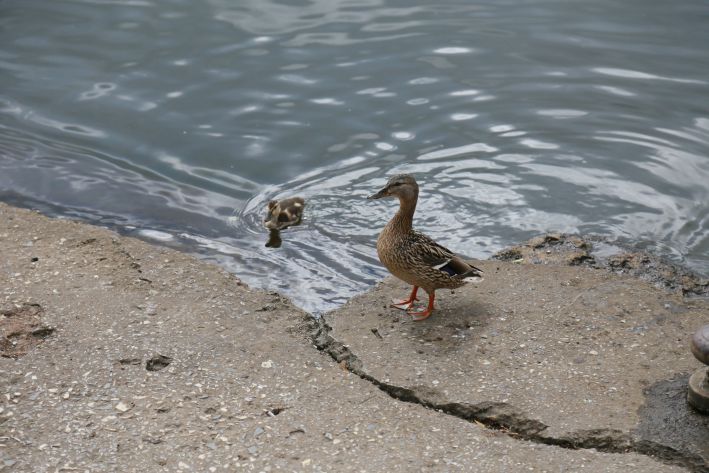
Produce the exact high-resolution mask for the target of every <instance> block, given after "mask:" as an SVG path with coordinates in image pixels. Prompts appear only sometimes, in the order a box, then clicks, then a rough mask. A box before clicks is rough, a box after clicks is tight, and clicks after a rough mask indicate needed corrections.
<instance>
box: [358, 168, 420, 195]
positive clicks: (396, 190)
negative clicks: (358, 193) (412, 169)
mask: <svg viewBox="0 0 709 473" xmlns="http://www.w3.org/2000/svg"><path fill="white" fill-rule="evenodd" d="M418 195H419V185H418V184H417V183H416V179H414V176H412V175H411V174H397V175H396V176H392V177H391V178H390V179H389V182H387V184H386V186H384V188H383V189H382V190H380V191H379V192H377V193H376V194H374V195H370V196H369V197H367V198H368V199H382V198H385V197H398V198H399V200H411V199H414V200H415V199H416V198H417V197H418Z"/></svg>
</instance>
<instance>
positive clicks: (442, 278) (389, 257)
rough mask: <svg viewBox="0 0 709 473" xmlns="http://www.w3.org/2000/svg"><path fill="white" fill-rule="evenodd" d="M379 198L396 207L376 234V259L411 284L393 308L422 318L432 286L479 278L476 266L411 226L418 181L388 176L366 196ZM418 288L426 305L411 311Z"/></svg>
mask: <svg viewBox="0 0 709 473" xmlns="http://www.w3.org/2000/svg"><path fill="white" fill-rule="evenodd" d="M383 197H397V198H398V199H399V210H398V212H397V213H396V215H394V217H393V218H392V219H391V220H390V221H389V223H388V224H387V225H386V226H385V227H384V229H383V230H382V232H381V233H380V234H379V239H378V240H377V254H378V255H379V260H380V261H381V262H382V264H384V266H386V268H387V269H388V270H389V272H391V274H393V275H394V276H396V277H397V278H399V279H401V280H402V281H405V282H407V283H409V284H411V285H412V286H414V287H413V291H412V293H411V296H410V297H409V299H407V300H403V301H398V302H396V303H395V304H394V306H395V307H398V308H402V309H406V310H407V311H408V312H410V313H412V314H413V315H414V316H415V319H416V320H422V319H425V318H426V317H428V316H429V315H430V312H431V311H432V310H433V300H434V297H435V291H436V289H442V288H451V289H454V288H457V287H460V286H462V285H464V284H465V283H467V282H470V281H473V280H476V281H482V278H481V273H482V271H481V270H480V269H478V268H476V267H474V266H472V265H470V264H468V263H466V262H465V261H464V260H463V259H462V258H460V257H458V256H456V255H455V254H454V253H453V252H452V251H450V250H449V249H447V248H445V247H443V246H441V245H439V244H438V243H436V242H435V241H433V240H432V239H431V238H429V237H427V236H426V235H424V234H422V233H419V232H417V231H415V230H414V229H413V226H412V223H413V216H414V212H415V211H416V203H417V201H418V184H417V183H416V180H415V179H414V178H413V176H411V175H408V174H399V175H397V176H394V177H392V178H391V179H389V182H388V183H387V185H386V186H385V187H384V188H383V189H382V190H381V191H379V192H378V193H376V194H374V195H373V196H371V197H370V199H379V198H383ZM419 287H420V288H422V289H423V290H424V291H426V292H427V293H428V295H429V305H428V309H427V310H424V311H419V312H413V311H411V309H412V307H413V303H414V301H415V300H416V291H417V289H418V288H419Z"/></svg>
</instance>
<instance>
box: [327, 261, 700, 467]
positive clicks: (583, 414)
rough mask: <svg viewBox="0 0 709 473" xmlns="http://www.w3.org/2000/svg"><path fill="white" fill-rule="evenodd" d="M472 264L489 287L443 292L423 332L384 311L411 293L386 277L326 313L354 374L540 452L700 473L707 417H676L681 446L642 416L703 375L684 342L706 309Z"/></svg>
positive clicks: (556, 275) (573, 278)
mask: <svg viewBox="0 0 709 473" xmlns="http://www.w3.org/2000/svg"><path fill="white" fill-rule="evenodd" d="M474 263H475V265H476V266H478V267H480V268H482V269H483V271H484V272H485V281H484V282H483V283H481V284H480V285H479V286H478V287H472V286H467V287H465V288H462V289H459V290H456V291H454V293H453V294H451V292H450V291H439V293H440V294H439V298H437V302H438V309H437V311H435V312H434V314H433V315H432V316H431V317H430V318H429V319H427V320H425V321H423V322H414V321H412V320H411V317H410V316H408V315H407V314H406V313H405V312H402V311H399V310H397V309H393V308H390V307H389V306H388V304H389V300H390V299H391V298H400V297H401V296H403V295H405V294H408V291H409V290H410V289H409V288H408V287H407V286H406V285H405V284H404V283H402V282H400V281H398V280H395V279H391V278H390V279H387V280H386V281H384V282H383V283H382V284H380V285H379V286H377V287H376V288H375V289H374V290H372V291H371V292H369V293H367V294H364V295H361V296H359V297H356V298H354V299H353V300H351V301H350V302H349V303H348V304H347V305H345V306H344V307H342V308H341V309H338V310H336V311H334V312H332V313H330V314H327V315H326V317H325V319H326V324H327V325H328V326H329V327H331V331H330V336H331V337H332V338H333V339H334V340H336V341H338V342H340V343H342V344H343V345H344V346H346V347H347V348H348V351H349V353H351V355H352V357H353V359H354V361H355V362H354V363H353V367H354V369H355V370H357V371H358V372H360V373H363V374H365V375H366V376H368V377H371V378H372V379H374V380H377V381H378V382H381V383H384V384H386V385H388V386H392V391H396V390H397V389H398V390H399V393H400V394H401V395H402V396H403V397H405V398H407V397H408V398H411V399H415V400H416V402H420V403H422V404H424V405H429V406H433V407H437V408H441V409H444V410H446V411H448V412H451V413H453V414H455V415H459V416H461V417H464V418H472V419H476V420H479V421H481V422H485V423H487V424H489V425H498V426H500V427H502V428H504V429H509V430H511V431H513V432H517V433H519V434H520V435H521V436H523V437H524V438H529V439H535V440H537V441H543V442H548V443H553V444H561V445H576V446H587V447H596V448H602V449H606V450H608V451H623V450H637V451H644V452H653V451H654V452H655V454H658V455H668V456H677V457H685V458H686V459H689V461H690V462H691V463H692V464H694V465H695V466H696V467H697V468H703V467H705V466H706V465H707V464H708V463H709V454H708V453H709V451H708V449H709V422H707V419H706V417H704V416H699V415H698V414H696V413H694V412H690V411H689V409H688V407H687V406H686V403H684V404H682V405H680V406H676V409H678V410H679V411H681V412H676V415H678V416H681V417H685V418H687V419H691V422H687V429H688V430H692V429H696V434H695V435H690V436H689V437H692V438H694V439H695V441H693V442H687V443H684V444H683V445H677V444H676V442H675V443H673V442H670V441H668V438H667V436H665V437H664V438H663V436H662V435H658V433H659V432H663V431H664V430H665V429H664V428H663V426H662V422H668V421H670V422H671V420H670V419H664V420H662V419H657V418H651V417H652V416H653V414H652V412H653V409H646V408H645V407H646V404H648V402H649V400H648V395H649V394H648V392H649V390H651V388H652V387H653V386H656V385H657V384H658V383H663V382H666V381H667V380H671V379H674V378H676V377H677V376H682V375H686V374H687V373H690V372H692V371H693V370H694V369H696V368H697V367H698V366H699V363H698V362H697V361H696V360H695V359H694V357H693V356H692V354H691V353H690V351H689V348H688V342H689V337H690V336H691V335H692V333H694V331H695V330H696V329H697V327H698V326H701V325H703V324H706V323H707V322H709V305H708V304H707V302H706V300H701V299H694V300H692V299H683V298H682V296H681V295H678V294H675V293H669V292H666V291H664V290H662V289H658V288H656V287H655V286H653V285H651V284H650V283H647V282H644V281H641V280H639V279H637V278H632V277H628V276H623V275H616V274H612V273H610V272H608V271H605V270H599V269H592V268H587V267H579V266H563V265H553V264H546V265H531V264H514V263H510V262H503V261H475V262H474ZM423 297H425V295H424V296H423ZM684 389H685V393H686V385H685V387H684ZM644 408H645V409H644ZM643 416H644V417H643ZM648 423H653V424H655V427H654V428H652V429H651V428H648ZM641 424H643V425H644V428H643V429H641V430H638V427H639V425H641ZM650 431H653V432H655V434H654V435H650V434H649V432H650Z"/></svg>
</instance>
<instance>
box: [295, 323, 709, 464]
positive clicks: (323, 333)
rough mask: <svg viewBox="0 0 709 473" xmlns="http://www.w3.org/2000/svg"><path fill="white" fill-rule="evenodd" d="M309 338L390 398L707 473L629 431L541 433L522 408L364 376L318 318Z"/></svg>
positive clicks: (523, 434)
mask: <svg viewBox="0 0 709 473" xmlns="http://www.w3.org/2000/svg"><path fill="white" fill-rule="evenodd" d="M308 325H309V331H310V336H311V339H312V342H313V344H314V345H315V347H316V348H317V349H318V350H320V351H322V352H324V353H327V354H328V355H329V356H330V357H331V358H332V359H333V360H335V361H336V362H337V363H340V364H343V366H344V367H346V368H347V370H348V371H349V372H351V373H352V374H355V375H357V376H359V377H360V378H362V379H364V380H366V381H369V382H370V383H372V384H373V385H374V386H376V387H377V388H379V389H380V390H382V391H384V392H385V393H387V394H388V395H389V396H390V397H392V398H393V399H396V400H398V401H403V402H409V403H412V404H419V405H421V406H423V407H426V408H429V409H434V410H437V411H439V412H442V413H444V414H447V415H451V416H454V417H458V418H460V419H463V420H466V421H468V422H475V423H478V424H482V425H483V426H485V427H487V428H489V429H492V430H496V431H499V432H501V433H503V434H505V435H508V436H510V437H512V438H515V439H518V440H527V441H531V442H536V443H540V444H544V445H551V446H556V447H561V448H566V449H570V450H582V449H595V450H598V451H600V452H605V453H637V454H641V455H646V456H650V457H652V458H655V459H657V460H659V461H661V462H663V463H665V464H668V465H677V466H681V467H684V468H687V469H688V470H689V471H691V472H693V473H708V472H709V467H708V466H707V464H706V463H705V462H704V460H703V459H702V458H701V457H700V456H698V455H693V454H690V453H688V452H682V451H679V450H677V449H674V448H671V447H668V446H666V445H662V444H660V443H657V442H653V441H650V440H643V439H636V438H634V437H633V436H632V435H631V434H630V433H627V432H622V431H619V430H615V429H590V430H582V431H576V432H573V433H571V434H569V435H566V436H563V437H551V436H548V435H545V433H544V432H545V431H546V430H547V428H548V426H547V425H546V424H544V423H543V422H540V421H538V420H535V419H530V418H529V417H527V416H526V415H525V414H524V412H522V411H521V410H519V409H517V408H515V407H514V406H511V405H510V404H507V403H504V402H482V403H478V404H469V403H458V402H444V401H443V400H441V399H436V397H440V396H438V395H437V394H436V393H435V392H431V393H426V388H425V387H421V388H418V387H417V388H407V387H403V386H396V385H393V384H390V383H387V382H384V381H381V380H379V379H377V378H375V377H373V376H372V375H370V374H368V373H367V372H366V371H365V370H364V368H363V366H362V362H361V361H360V359H359V358H358V357H357V356H356V355H355V354H354V353H352V351H350V349H349V348H348V347H347V346H345V345H344V344H343V343H342V342H340V341H338V340H336V339H335V338H334V337H333V336H332V335H331V334H330V332H331V331H332V327H330V326H329V325H328V324H327V322H326V321H325V319H324V316H323V317H320V318H315V317H311V318H310V321H309V322H308Z"/></svg>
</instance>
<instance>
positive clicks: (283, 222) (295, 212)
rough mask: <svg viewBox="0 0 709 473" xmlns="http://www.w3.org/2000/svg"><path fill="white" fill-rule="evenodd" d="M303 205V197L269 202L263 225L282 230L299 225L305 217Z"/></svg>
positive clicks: (270, 228)
mask: <svg viewBox="0 0 709 473" xmlns="http://www.w3.org/2000/svg"><path fill="white" fill-rule="evenodd" d="M303 207H305V201H304V200H303V198H302V197H291V198H288V199H283V200H281V201H276V200H272V201H270V202H269V203H268V207H267V209H266V218H264V220H263V225H264V226H265V227H266V228H268V229H269V230H282V229H284V228H286V227H290V226H291V225H298V224H299V223H300V221H301V219H302V218H303Z"/></svg>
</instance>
